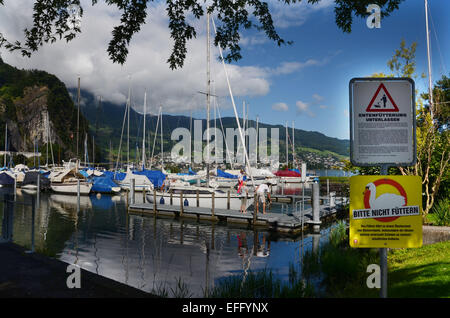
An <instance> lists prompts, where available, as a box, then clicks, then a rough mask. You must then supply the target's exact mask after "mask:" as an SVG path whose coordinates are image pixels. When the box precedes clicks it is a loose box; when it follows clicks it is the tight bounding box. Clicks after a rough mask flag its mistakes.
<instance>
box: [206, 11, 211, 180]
mask: <svg viewBox="0 0 450 318" xmlns="http://www.w3.org/2000/svg"><path fill="white" fill-rule="evenodd" d="M206 20H207V21H206V32H207V36H206V65H207V66H206V86H207V87H208V91H207V94H206V142H207V145H209V119H210V118H209V108H210V102H211V101H210V97H211V96H210V95H211V79H210V76H211V74H210V54H211V53H210V26H209V12H207V13H206ZM206 186H208V187H209V147H208V148H207V152H206Z"/></svg>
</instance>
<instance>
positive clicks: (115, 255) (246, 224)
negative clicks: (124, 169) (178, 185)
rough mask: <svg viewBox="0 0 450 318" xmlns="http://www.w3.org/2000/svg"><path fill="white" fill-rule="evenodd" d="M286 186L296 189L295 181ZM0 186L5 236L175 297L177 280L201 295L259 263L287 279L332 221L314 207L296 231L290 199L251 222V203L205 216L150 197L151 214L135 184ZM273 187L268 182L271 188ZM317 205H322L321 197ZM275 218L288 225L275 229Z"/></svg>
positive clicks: (205, 212)
mask: <svg viewBox="0 0 450 318" xmlns="http://www.w3.org/2000/svg"><path fill="white" fill-rule="evenodd" d="M290 187H291V189H292V185H291V186H290ZM293 189H294V191H295V192H296V193H297V194H298V193H301V187H298V188H293ZM0 190H1V191H0V196H2V197H3V196H4V195H5V194H6V195H7V196H8V195H9V196H10V199H11V202H10V203H9V204H13V205H14V208H13V213H12V217H11V218H10V219H9V221H10V222H12V229H13V230H12V235H11V236H12V237H11V238H10V242H12V243H14V244H17V245H20V246H23V247H24V248H25V249H26V250H29V251H35V253H37V254H42V255H44V256H47V257H50V258H55V259H56V260H59V261H62V262H64V263H66V264H77V265H79V266H80V267H81V268H82V269H84V270H86V271H89V272H91V273H94V274H96V275H100V276H104V277H105V278H108V279H113V280H115V281H117V282H119V283H122V284H125V285H128V286H131V287H134V288H137V289H140V290H143V291H145V292H147V293H150V294H155V295H161V294H165V293H168V295H167V296H168V297H176V295H174V294H172V292H171V288H172V289H173V290H174V291H175V290H176V288H177V287H176V286H177V283H178V282H179V281H182V282H183V283H185V284H186V286H188V288H189V291H190V293H191V294H192V295H193V296H198V297H202V296H204V293H205V292H206V291H207V290H208V288H213V286H214V285H215V283H216V282H217V280H219V279H220V278H224V277H228V276H229V275H235V274H237V273H241V272H246V271H248V270H254V271H258V270H261V269H263V268H265V267H270V268H271V269H273V271H274V274H275V275H276V276H277V277H280V278H282V279H287V276H288V269H289V264H293V263H298V262H299V260H300V259H301V257H302V253H304V252H305V250H308V249H313V248H314V249H318V248H319V245H320V242H321V241H324V240H325V241H326V240H327V233H328V232H329V230H330V228H332V226H333V224H334V223H333V221H331V222H327V221H325V215H322V217H321V220H322V221H325V222H323V223H322V224H321V226H320V228H319V229H318V230H316V231H314V230H313V228H312V227H309V226H308V227H307V226H306V225H305V228H304V231H299V229H300V228H299V226H300V225H301V220H300V219H297V220H294V219H293V218H295V216H298V214H297V213H295V211H294V210H295V207H294V206H293V205H292V204H286V203H281V202H278V203H277V202H273V204H272V206H271V207H270V208H269V207H266V208H267V209H268V211H267V213H266V214H262V212H261V209H262V208H260V213H258V224H255V225H257V226H253V215H252V213H251V212H252V210H251V209H252V207H250V209H249V210H248V211H247V213H246V214H240V212H239V211H230V210H221V209H215V210H214V217H215V219H212V218H211V209H210V208H209V209H208V208H196V207H184V206H183V215H182V216H180V215H179V213H180V212H181V211H180V210H178V212H177V209H180V206H178V207H177V206H172V207H170V206H168V205H159V204H157V214H156V215H155V214H152V208H151V209H149V206H151V207H153V204H149V203H148V202H147V201H146V202H145V203H144V200H143V193H142V192H136V193H135V202H134V203H131V200H132V195H131V193H130V192H128V193H127V192H126V191H122V192H121V193H119V194H101V195H98V194H91V195H80V196H76V195H67V194H58V193H51V192H42V193H40V194H39V197H38V195H37V193H34V194H28V193H26V192H25V191H23V190H21V189H20V188H18V189H17V191H16V196H15V199H14V196H13V194H14V191H13V188H12V187H9V188H2V189H0ZM278 191H281V190H280V189H276V188H275V190H274V195H276V194H275V193H277V192H278ZM309 194H310V193H309V192H308V194H306V193H305V196H308V195H309ZM31 198H34V202H35V206H34V207H35V209H34V210H33V208H32V206H31V204H32V202H33V201H32V199H31ZM167 202H169V200H167ZM310 203H311V202H309V201H307V200H305V202H304V222H305V224H309V223H307V222H308V221H310V220H311V217H309V216H310V212H309V211H311V206H310ZM298 205H299V204H298ZM139 208H141V209H139ZM7 211H8V208H7V203H6V202H5V201H4V200H1V202H0V220H2V225H3V226H2V228H1V229H0V230H1V232H0V237H3V238H5V236H6V235H7V234H8V233H5V226H4V225H5V223H4V222H5V220H6V219H8V218H7V217H6V214H7ZM321 211H322V212H321V213H323V212H326V211H327V208H326V207H324V205H323V204H322V207H321ZM292 213H293V215H290V214H292ZM333 213H334V211H333ZM333 213H332V214H331V215H329V217H331V220H333V219H334V216H335V214H333ZM224 218H226V221H224ZM33 220H34V221H33ZM283 222H285V223H283ZM276 223H278V226H279V227H281V226H283V227H285V228H286V229H288V231H285V232H284V233H283V231H279V230H278V229H276V227H275V224H276ZM33 225H34V226H33ZM292 226H294V227H295V228H293V229H289V227H292ZM33 238H34V239H33Z"/></svg>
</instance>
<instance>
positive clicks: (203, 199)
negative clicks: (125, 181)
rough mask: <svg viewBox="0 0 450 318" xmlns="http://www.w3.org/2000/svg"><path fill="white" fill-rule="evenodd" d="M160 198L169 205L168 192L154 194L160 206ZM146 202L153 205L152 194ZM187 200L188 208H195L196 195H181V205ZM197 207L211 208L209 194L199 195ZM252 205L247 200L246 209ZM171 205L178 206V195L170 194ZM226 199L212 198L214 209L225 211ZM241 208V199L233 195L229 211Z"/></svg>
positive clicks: (249, 200) (218, 196) (250, 198)
mask: <svg viewBox="0 0 450 318" xmlns="http://www.w3.org/2000/svg"><path fill="white" fill-rule="evenodd" d="M161 197H163V198H164V204H165V205H170V193H168V192H160V191H157V192H156V203H158V204H160V200H161ZM146 198H147V201H148V202H150V203H153V194H147V196H146ZM185 199H187V201H188V204H189V206H191V207H196V206H197V195H196V194H183V198H182V200H183V205H184V201H185ZM198 199H199V207H201V208H212V196H211V195H210V194H199V198H198ZM252 204H253V197H249V198H248V199H247V204H246V208H248V207H249V206H251V205H252ZM172 205H174V206H180V194H178V193H174V194H172ZM227 205H228V197H227V194H226V193H225V194H224V195H218V194H216V195H215V198H214V208H216V209H227V207H228V206H227ZM240 208H241V198H240V197H238V196H235V195H232V196H230V210H240Z"/></svg>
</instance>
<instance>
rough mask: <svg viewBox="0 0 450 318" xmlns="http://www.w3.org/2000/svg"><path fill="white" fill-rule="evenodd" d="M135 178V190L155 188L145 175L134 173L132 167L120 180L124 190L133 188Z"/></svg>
mask: <svg viewBox="0 0 450 318" xmlns="http://www.w3.org/2000/svg"><path fill="white" fill-rule="evenodd" d="M132 179H134V191H137V192H142V191H144V190H145V191H151V190H153V183H152V182H151V181H150V180H149V179H148V178H147V177H146V176H144V175H139V174H134V173H133V172H132V171H131V170H130V168H128V169H127V174H126V175H125V178H124V179H123V180H122V181H120V182H119V185H120V188H122V190H128V191H130V190H131V180H132Z"/></svg>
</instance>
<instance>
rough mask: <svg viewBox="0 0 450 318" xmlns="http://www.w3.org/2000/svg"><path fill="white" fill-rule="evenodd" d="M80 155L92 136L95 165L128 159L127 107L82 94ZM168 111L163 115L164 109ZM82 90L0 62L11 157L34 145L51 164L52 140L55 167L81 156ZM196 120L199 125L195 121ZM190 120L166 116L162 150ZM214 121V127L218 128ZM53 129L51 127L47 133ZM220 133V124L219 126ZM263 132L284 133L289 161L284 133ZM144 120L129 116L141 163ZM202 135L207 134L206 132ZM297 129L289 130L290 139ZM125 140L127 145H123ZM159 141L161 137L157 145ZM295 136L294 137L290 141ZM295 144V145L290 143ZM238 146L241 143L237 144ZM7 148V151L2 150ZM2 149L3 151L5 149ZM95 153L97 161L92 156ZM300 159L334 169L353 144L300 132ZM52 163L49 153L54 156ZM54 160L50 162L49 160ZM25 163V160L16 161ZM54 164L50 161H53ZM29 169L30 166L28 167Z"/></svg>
mask: <svg viewBox="0 0 450 318" xmlns="http://www.w3.org/2000/svg"><path fill="white" fill-rule="evenodd" d="M81 101H82V102H81V103H80V116H79V127H80V129H79V138H78V142H79V143H78V154H79V157H80V158H82V157H83V156H84V153H85V146H84V144H85V136H87V145H86V146H87V147H86V150H87V151H88V157H89V159H90V160H92V157H95V162H103V163H108V162H112V161H114V160H116V158H117V154H118V153H119V145H120V147H121V158H122V161H124V160H126V158H127V154H128V139H127V136H128V122H127V121H124V115H125V105H124V104H123V105H117V104H114V103H111V102H105V101H102V102H100V100H99V99H98V98H97V97H95V96H94V95H92V94H91V93H89V92H88V91H87V90H83V89H82V90H81ZM163 110H164V109H163ZM77 113H78V110H77V89H76V88H71V89H69V90H68V89H67V88H66V86H65V85H64V83H63V82H61V81H60V80H59V79H58V78H57V77H56V76H54V75H52V74H49V73H47V72H45V71H39V70H19V69H17V68H15V67H13V66H11V65H8V64H6V63H4V62H3V60H1V58H0V144H1V141H3V140H5V130H6V125H7V126H8V144H7V149H8V150H12V151H21V152H33V149H34V145H35V143H36V145H37V146H38V148H39V150H40V151H41V153H42V157H41V162H44V161H46V160H47V158H46V151H43V150H44V149H46V148H47V147H46V145H47V140H48V139H47V138H48V134H49V137H50V140H51V146H52V149H53V154H54V158H55V161H57V162H60V161H61V160H68V159H69V158H74V157H75V155H76V153H77V146H76V140H77V128H76V127H77ZM193 120H195V119H194V118H193ZM157 121H158V118H157V116H155V115H147V117H146V131H147V132H146V141H147V146H146V151H147V158H149V157H150V156H151V153H152V150H153V149H152V148H153V143H154V142H155V149H154V150H153V151H154V154H155V155H156V154H159V153H160V149H161V145H160V129H161V126H160V125H159V127H158V132H156V133H155V129H156V125H157ZM201 121H202V130H203V131H204V130H205V129H206V120H205V119H201ZM190 122H191V118H189V117H188V116H176V115H166V114H164V115H163V119H162V123H163V125H162V126H163V143H164V144H163V146H164V151H165V152H167V151H169V150H170V149H171V148H172V147H173V145H175V144H176V143H178V141H172V140H171V138H170V137H171V134H172V131H173V130H175V129H176V128H180V127H183V128H186V129H188V130H189V128H190ZM213 123H214V120H211V121H210V124H211V127H213V125H214V124H213ZM222 123H223V126H224V129H225V130H226V129H227V128H234V129H235V128H237V125H236V121H235V118H232V117H224V118H222ZM48 124H49V127H47V126H48ZM217 127H218V128H219V129H220V127H221V126H220V122H219V120H217ZM249 127H256V122H255V121H254V120H250V121H249ZM259 127H260V128H267V129H268V131H270V129H271V128H278V129H279V140H280V143H279V145H280V161H281V162H284V161H285V160H286V159H285V149H286V148H285V147H286V144H285V137H286V135H285V133H286V130H285V127H284V126H282V125H271V124H268V123H259ZM142 129H143V115H142V114H139V113H137V112H135V111H134V110H133V109H131V110H130V126H129V136H130V137H129V147H130V154H129V157H130V160H132V161H136V162H137V161H138V159H139V158H141V154H140V151H141V148H142ZM203 131H202V132H203ZM291 133H292V129H291V128H289V134H291ZM121 136H122V142H121ZM155 136H156V137H157V138H156V139H155ZM291 137H292V136H290V138H291ZM290 140H291V139H290ZM236 144H237V143H236ZM291 147H292V146H291V145H289V152H290V160H292V159H291V158H292V154H291ZM1 148H4V147H1ZM1 148H0V149H1ZM93 151H95V154H94V156H93V154H92V152H93ZM295 151H296V158H300V159H301V160H305V161H307V162H308V166H309V167H311V168H313V167H318V168H320V167H322V166H324V165H325V166H328V167H331V166H333V165H334V164H338V163H339V160H340V159H342V158H343V157H348V155H349V141H348V140H341V139H337V138H332V137H328V136H325V135H324V134H322V133H319V132H314V131H305V130H302V129H295ZM49 157H50V153H49ZM50 158H51V157H50ZM19 159H20V160H21V161H25V162H23V163H27V162H26V159H24V158H15V160H14V163H15V164H17V163H19V161H18V160H19ZM49 162H51V161H49ZM28 163H30V162H29V161H28Z"/></svg>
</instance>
